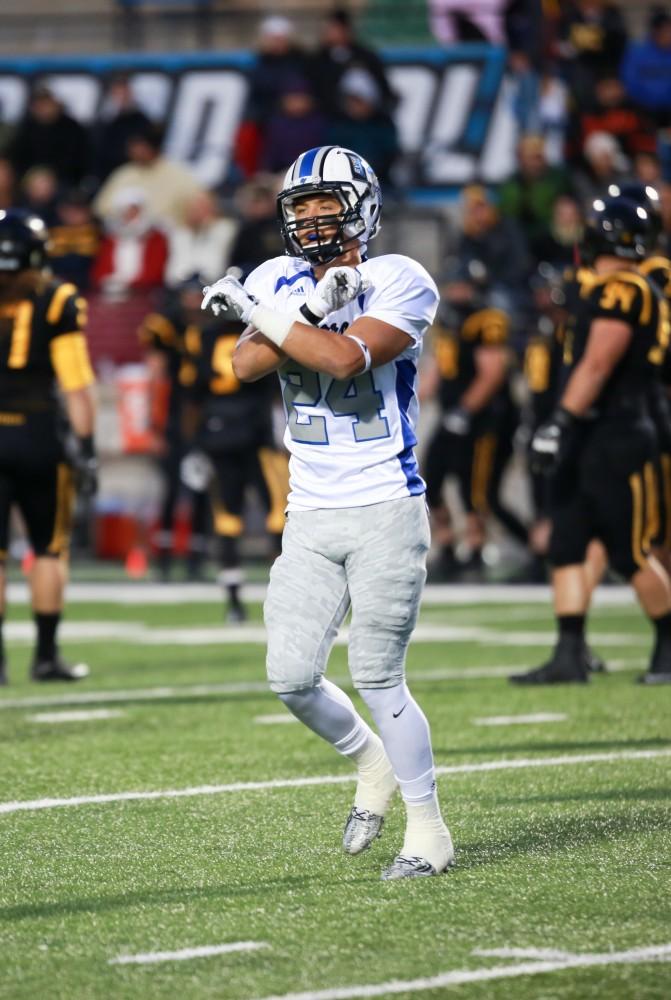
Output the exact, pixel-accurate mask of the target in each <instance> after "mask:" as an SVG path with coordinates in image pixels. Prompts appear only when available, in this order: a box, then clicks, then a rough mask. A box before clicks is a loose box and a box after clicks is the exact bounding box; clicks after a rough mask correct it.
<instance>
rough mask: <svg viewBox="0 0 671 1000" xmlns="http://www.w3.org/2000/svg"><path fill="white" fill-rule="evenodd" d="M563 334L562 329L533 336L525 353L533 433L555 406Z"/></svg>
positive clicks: (556, 328) (524, 365)
mask: <svg viewBox="0 0 671 1000" xmlns="http://www.w3.org/2000/svg"><path fill="white" fill-rule="evenodd" d="M563 332H564V331H563V326H557V327H554V328H553V329H552V330H551V331H550V332H547V333H546V332H543V331H540V330H539V331H537V332H534V333H532V335H531V336H530V337H529V339H528V341H527V344H526V347H525V349H524V361H523V372H524V380H525V382H526V385H527V389H528V392H529V408H530V411H531V421H532V426H533V428H534V429H535V428H536V427H539V426H540V425H541V424H542V423H544V422H545V421H546V420H547V419H548V417H549V416H550V414H551V413H552V411H553V409H554V408H555V406H556V404H557V392H558V386H559V376H560V371H561V364H562V340H563Z"/></svg>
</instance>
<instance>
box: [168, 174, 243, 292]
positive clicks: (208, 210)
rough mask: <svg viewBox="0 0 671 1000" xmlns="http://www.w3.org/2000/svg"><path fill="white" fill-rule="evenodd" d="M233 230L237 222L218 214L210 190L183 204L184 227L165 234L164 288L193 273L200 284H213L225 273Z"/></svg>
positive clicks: (178, 282)
mask: <svg viewBox="0 0 671 1000" xmlns="http://www.w3.org/2000/svg"><path fill="white" fill-rule="evenodd" d="M237 231H238V224H237V222H236V221H235V220H234V219H231V218H226V217H224V216H222V215H221V214H220V212H219V205H218V203H217V199H216V197H215V196H214V195H213V194H212V192H211V191H201V192H200V193H199V194H197V195H194V197H193V198H192V199H191V200H190V201H189V203H188V204H187V207H186V212H185V216H184V225H182V226H177V227H176V228H174V229H171V230H170V231H169V233H168V266H167V268H166V273H165V283H166V285H168V287H169V288H175V287H176V286H179V285H182V284H183V283H184V282H185V281H187V280H188V279H189V278H190V277H191V276H192V275H193V274H199V275H200V276H201V277H202V279H203V283H204V284H212V283H213V282H215V281H216V280H217V279H218V278H220V277H221V276H222V274H225V273H226V269H227V267H228V265H229V261H230V255H231V248H232V246H233V241H234V239H235V236H236V233H237Z"/></svg>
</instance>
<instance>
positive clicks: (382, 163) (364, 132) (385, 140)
mask: <svg viewBox="0 0 671 1000" xmlns="http://www.w3.org/2000/svg"><path fill="white" fill-rule="evenodd" d="M338 96H339V99H340V105H339V114H338V115H337V116H336V117H335V118H334V120H333V122H332V124H331V125H330V127H329V129H328V132H327V139H326V141H327V143H328V144H332V145H334V146H344V147H345V149H353V150H354V151H355V152H357V153H359V154H360V155H361V156H363V158H364V159H365V160H367V161H368V163H370V165H371V167H372V168H373V170H374V171H375V173H376V175H377V178H378V180H379V181H380V184H382V185H383V186H384V185H388V184H390V183H391V182H392V180H391V173H390V171H391V168H392V165H393V163H394V161H395V159H396V158H397V156H398V154H399V151H400V150H399V144H398V135H397V133H396V126H395V125H394V122H393V119H392V118H391V116H390V115H389V114H388V113H387V112H386V111H385V110H384V101H383V95H382V92H381V90H380V88H379V86H378V84H377V81H376V80H375V78H374V77H373V76H371V74H370V73H369V72H368V70H365V69H358V68H356V67H353V68H352V69H348V70H347V72H346V73H345V74H344V75H343V77H342V79H341V81H340V85H339V89H338Z"/></svg>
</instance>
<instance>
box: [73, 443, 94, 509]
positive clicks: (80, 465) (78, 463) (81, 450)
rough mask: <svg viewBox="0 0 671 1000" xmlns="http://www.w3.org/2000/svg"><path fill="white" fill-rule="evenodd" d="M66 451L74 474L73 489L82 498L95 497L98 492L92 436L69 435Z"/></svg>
mask: <svg viewBox="0 0 671 1000" xmlns="http://www.w3.org/2000/svg"><path fill="white" fill-rule="evenodd" d="M66 451H67V456H68V459H69V462H70V466H71V467H72V471H73V473H74V480H75V489H76V490H77V492H78V493H79V495H80V496H82V497H92V496H95V494H96V493H97V492H98V459H97V457H96V453H95V443H94V441H93V435H91V434H88V435H85V436H84V437H78V436H77V435H75V434H72V435H70V437H69V438H68V441H67V444H66Z"/></svg>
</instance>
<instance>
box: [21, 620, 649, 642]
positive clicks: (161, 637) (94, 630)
mask: <svg viewBox="0 0 671 1000" xmlns="http://www.w3.org/2000/svg"><path fill="white" fill-rule="evenodd" d="M4 635H5V638H6V639H7V640H9V641H10V642H14V643H17V644H18V643H21V644H24V645H27V644H31V643H33V642H34V641H35V626H34V625H33V623H32V622H11V621H10V622H8V623H6V624H5V626H4ZM59 636H60V637H61V639H62V640H63V641H64V642H67V643H70V644H72V643H77V642H85V643H89V642H91V641H93V640H94V641H100V640H103V639H104V640H105V641H106V642H108V643H109V642H113V643H120V644H124V645H126V644H129V643H130V644H132V645H134V646H136V645H140V646H222V645H227V646H228V645H236V646H237V645H265V643H266V639H267V635H266V630H265V628H264V626H263V625H261V624H259V625H254V624H246V625H236V626H230V625H212V626H183V627H180V628H165V627H158V626H152V625H145V624H142V623H139V622H127V621H110V620H107V621H87V622H77V621H69V622H68V621H66V622H64V623H63V625H62V626H61V628H60V632H59ZM555 640H556V633H555V631H554V630H551V631H534V630H526V631H517V632H511V631H508V630H505V629H504V630H500V629H492V628H487V627H486V626H484V625H442V624H428V623H427V624H420V625H418V626H417V627H416V628H415V630H414V632H413V641H414V642H415V643H418V642H440V643H450V642H454V643H460V642H461V643H463V642H471V643H477V644H478V645H481V646H516V647H519V646H553V645H554V642H555ZM348 641H349V629H348V628H347V627H344V628H342V629H341V630H340V632H339V634H338V635H337V636H336V639H335V645H336V646H345V645H346V644H347V643H348ZM598 644H599V646H616V647H618V648H620V647H622V646H630V647H632V646H646V647H647V646H649V645H650V639H649V637H648V636H644V635H632V634H631V633H629V632H601V633H599V635H598Z"/></svg>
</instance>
